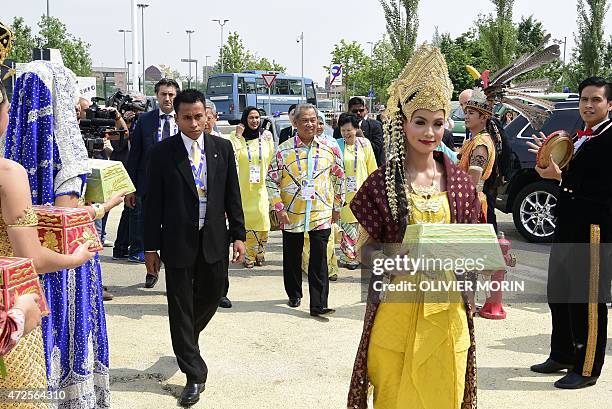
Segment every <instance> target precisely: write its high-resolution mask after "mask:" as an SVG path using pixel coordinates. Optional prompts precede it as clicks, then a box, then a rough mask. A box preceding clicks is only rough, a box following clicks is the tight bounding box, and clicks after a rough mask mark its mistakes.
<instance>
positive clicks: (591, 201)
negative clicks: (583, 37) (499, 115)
mask: <svg viewBox="0 0 612 409" xmlns="http://www.w3.org/2000/svg"><path fill="white" fill-rule="evenodd" d="M579 93H580V102H579V110H580V116H581V117H582V120H583V121H584V123H585V129H584V130H580V131H578V133H577V135H576V138H575V140H574V156H573V158H572V160H571V161H570V163H569V165H568V166H567V167H566V168H564V170H563V171H561V170H560V169H559V166H557V164H556V163H555V162H554V161H553V160H552V155H550V162H551V163H550V165H549V166H548V167H546V168H540V167H536V171H537V172H538V173H539V174H540V176H541V177H543V178H546V179H554V180H558V181H559V182H560V183H559V185H560V186H559V195H558V199H557V206H556V208H555V215H556V216H557V223H556V227H555V237H554V243H553V246H552V249H551V251H550V260H549V266H548V284H547V295H548V303H549V307H550V312H551V318H552V335H551V340H550V355H549V357H548V359H547V360H546V361H545V362H544V363H541V364H537V365H533V366H532V367H531V370H532V371H534V372H539V373H546V374H551V373H555V372H560V371H561V370H567V375H565V376H564V377H562V378H561V379H559V380H558V381H556V382H555V387H557V388H561V389H579V388H584V387H587V386H591V385H595V383H596V382H597V378H598V377H599V375H600V374H601V369H602V367H603V364H604V358H605V355H606V340H607V328H608V307H607V305H606V303H607V302H610V278H611V272H610V268H611V267H610V262H611V259H612V257H611V253H612V251H610V250H611V246H612V244H611V243H612V210H611V208H612V179H611V178H610V174H609V173H608V172H607V164H608V163H609V161H610V152H611V151H612V121H611V120H610V119H609V115H610V112H612V84H611V83H610V82H609V81H607V80H606V79H605V78H601V77H591V78H587V79H586V80H584V81H582V83H581V84H580V86H579ZM534 142H535V143H528V144H529V145H530V146H531V148H532V149H530V151H531V152H534V153H537V151H538V150H539V147H540V146H541V144H542V141H541V140H540V139H539V138H537V137H535V136H534ZM600 243H601V244H600Z"/></svg>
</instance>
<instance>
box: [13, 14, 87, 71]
mask: <svg viewBox="0 0 612 409" xmlns="http://www.w3.org/2000/svg"><path fill="white" fill-rule="evenodd" d="M11 27H12V30H13V33H14V34H15V43H14V46H13V50H12V51H11V53H10V54H9V57H8V58H10V59H13V60H15V61H16V62H23V63H25V62H30V61H32V49H33V48H37V47H42V48H57V49H59V50H60V52H61V53H62V58H63V60H64V65H65V66H66V67H68V68H70V69H71V70H72V71H74V73H75V74H76V75H79V76H88V75H91V57H90V56H89V44H87V43H86V42H84V41H83V40H81V39H80V38H77V37H75V36H74V35H72V34H70V33H69V32H68V30H67V28H66V25H65V24H64V23H62V22H61V21H60V20H59V19H58V18H55V17H47V16H42V17H41V18H40V21H39V22H38V28H39V33H38V35H36V36H32V29H31V28H30V27H29V26H28V25H27V24H25V23H24V20H23V18H21V17H15V19H14V20H13V24H12V26H11Z"/></svg>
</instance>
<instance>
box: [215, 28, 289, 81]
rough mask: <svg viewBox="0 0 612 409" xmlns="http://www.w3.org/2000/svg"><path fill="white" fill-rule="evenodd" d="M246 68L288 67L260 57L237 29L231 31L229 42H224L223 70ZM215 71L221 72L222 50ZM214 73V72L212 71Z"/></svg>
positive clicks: (272, 69) (270, 68)
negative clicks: (251, 49)
mask: <svg viewBox="0 0 612 409" xmlns="http://www.w3.org/2000/svg"><path fill="white" fill-rule="evenodd" d="M245 70H265V71H279V72H285V71H286V68H285V67H283V66H282V65H280V64H277V63H276V62H274V61H272V62H270V61H269V60H268V59H267V58H265V57H262V58H258V57H257V55H255V54H253V53H252V52H251V51H249V50H248V49H247V48H246V47H245V46H244V43H243V42H242V39H241V38H240V35H239V34H238V32H237V31H234V32H230V33H229V35H228V37H227V42H226V43H225V44H223V72H242V71H245ZM214 71H215V72H221V51H220V50H219V59H218V60H217V64H216V66H215V70H214ZM210 74H212V72H211V73H210Z"/></svg>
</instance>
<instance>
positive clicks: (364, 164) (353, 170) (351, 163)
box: [340, 138, 378, 223]
mask: <svg viewBox="0 0 612 409" xmlns="http://www.w3.org/2000/svg"><path fill="white" fill-rule="evenodd" d="M355 144H357V163H356V165H357V166H355ZM355 144H353V145H347V144H346V141H345V142H344V152H343V153H344V155H343V159H344V173H345V175H346V183H345V184H344V187H345V191H346V205H345V206H344V207H343V208H342V212H341V213H340V218H341V219H342V221H343V222H345V223H357V219H356V218H355V215H354V214H353V212H352V211H351V209H350V207H349V203H351V200H353V197H355V193H357V190H359V188H360V187H361V185H362V184H363V182H365V180H366V179H367V178H368V176H370V173H372V172H374V171H375V170H376V169H377V168H378V165H377V164H376V158H375V157H374V150H372V144H371V143H370V141H369V140H367V139H366V138H355ZM353 177H354V178H355V187H354V188H353V191H351V188H352V187H351V186H350V185H351V184H352V182H350V180H351V178H353Z"/></svg>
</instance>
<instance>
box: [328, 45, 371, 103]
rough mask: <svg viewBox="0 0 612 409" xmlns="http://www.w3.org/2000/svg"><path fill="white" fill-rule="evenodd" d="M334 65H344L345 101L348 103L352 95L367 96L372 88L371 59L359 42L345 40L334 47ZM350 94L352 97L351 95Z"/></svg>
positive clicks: (332, 54) (332, 53)
mask: <svg viewBox="0 0 612 409" xmlns="http://www.w3.org/2000/svg"><path fill="white" fill-rule="evenodd" d="M331 56H332V61H331V62H332V64H342V70H343V77H342V81H343V82H342V83H343V85H344V87H345V89H346V91H345V93H344V94H345V95H344V99H345V102H348V97H349V96H350V95H364V94H367V92H368V90H369V88H370V81H369V77H368V73H369V68H370V59H369V57H367V56H366V54H365V52H364V51H363V48H361V45H360V44H359V43H358V42H357V41H352V42H350V43H349V42H347V41H346V40H345V39H342V40H340V43H338V44H335V45H334V50H333V51H332V52H331ZM349 93H350V95H349Z"/></svg>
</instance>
